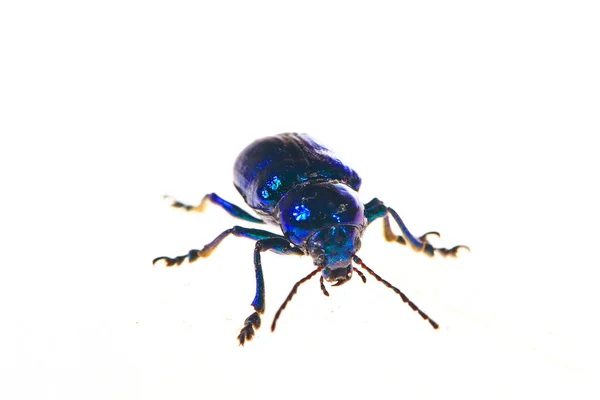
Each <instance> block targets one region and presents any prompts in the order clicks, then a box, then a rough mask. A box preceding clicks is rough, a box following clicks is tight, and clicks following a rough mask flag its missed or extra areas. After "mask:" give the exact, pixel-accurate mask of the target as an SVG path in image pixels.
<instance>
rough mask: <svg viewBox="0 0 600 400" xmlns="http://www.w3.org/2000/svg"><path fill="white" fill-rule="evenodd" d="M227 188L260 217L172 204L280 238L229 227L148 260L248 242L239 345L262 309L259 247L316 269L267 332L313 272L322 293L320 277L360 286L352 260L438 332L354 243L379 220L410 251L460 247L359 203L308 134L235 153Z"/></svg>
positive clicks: (351, 182)
mask: <svg viewBox="0 0 600 400" xmlns="http://www.w3.org/2000/svg"><path fill="white" fill-rule="evenodd" d="M233 183H234V186H235V187H236V189H237V190H238V191H239V192H240V194H241V195H242V197H243V198H244V200H245V201H246V203H247V204H248V205H249V206H250V207H251V208H252V209H253V210H254V211H255V212H256V213H257V214H258V215H259V216H260V218H256V217H254V216H252V215H250V214H249V213H247V212H246V211H244V210H242V209H241V208H240V207H238V206H236V205H234V204H232V203H230V202H228V201H226V200H224V199H222V198H221V197H219V196H218V195H216V194H215V193H211V194H208V195H206V196H205V197H204V198H203V200H202V202H201V203H200V204H199V205H198V206H190V205H186V204H183V203H181V202H179V201H176V200H174V201H173V203H172V205H173V206H174V207H177V208H183V209H185V210H187V211H202V210H204V208H205V206H206V204H207V202H212V203H214V204H217V205H219V206H221V207H222V208H223V209H225V210H226V211H227V212H228V213H229V214H230V215H232V216H234V217H237V218H240V219H242V220H245V221H249V222H254V223H260V224H263V223H268V224H272V225H277V226H279V227H280V228H281V231H282V233H283V235H279V234H275V233H272V232H269V231H266V230H262V229H251V228H244V227H241V226H234V227H233V228H231V229H227V230H226V231H224V232H222V233H221V234H220V235H219V236H217V237H216V238H215V239H214V240H213V241H212V242H211V243H209V244H207V245H206V246H204V247H203V248H202V249H201V250H196V249H194V250H190V251H189V253H188V254H186V255H183V256H179V257H175V258H170V257H158V258H156V259H155V260H154V262H157V261H158V260H165V261H166V263H167V265H168V266H172V265H180V264H181V263H182V262H183V261H184V260H186V259H188V260H189V261H190V262H192V261H195V260H196V259H198V258H199V257H207V256H208V255H210V253H212V251H213V250H214V249H215V248H216V247H217V245H218V244H219V243H220V242H221V241H222V240H223V239H224V238H225V237H227V236H228V235H230V234H232V235H234V236H240V237H246V238H250V239H253V240H255V241H256V245H255V248H254V269H255V275H256V295H255V297H254V300H253V301H252V306H253V307H254V310H255V311H254V313H252V314H251V315H250V316H249V317H248V318H247V319H246V321H245V322H244V327H243V328H242V329H241V331H240V334H239V336H238V339H239V342H240V344H242V345H243V344H244V343H245V342H246V341H247V340H251V339H252V337H253V336H254V333H255V329H258V328H259V327H260V324H261V320H260V314H262V313H263V312H264V310H265V285H264V279H263V272H262V265H261V258H260V253H261V252H263V251H266V250H271V251H273V252H276V253H279V254H298V255H310V256H311V257H312V259H313V263H314V264H315V265H316V266H317V268H316V269H315V270H314V271H312V272H311V273H310V274H309V275H307V276H306V277H305V278H303V279H301V280H300V281H298V283H296V285H294V287H293V289H292V291H291V292H290V294H289V296H288V297H287V299H286V300H285V302H284V303H283V304H282V305H281V307H280V308H279V310H278V311H277V313H276V315H275V318H274V320H273V324H272V326H271V329H272V330H274V329H275V324H276V322H277V319H278V318H279V315H280V314H281V311H282V310H283V309H284V308H285V306H286V305H287V303H288V302H289V301H290V300H291V298H292V296H293V295H294V294H295V293H296V291H297V289H298V287H299V286H300V285H301V284H302V283H304V282H305V281H307V280H309V279H310V278H311V277H313V276H314V275H316V274H317V273H319V272H321V279H320V282H321V289H322V291H323V293H324V294H325V295H327V296H329V292H328V291H327V289H326V288H325V285H324V280H325V281H328V282H332V283H333V286H338V285H341V284H343V283H345V282H347V281H348V280H350V279H351V277H352V272H353V271H354V272H356V273H357V274H359V276H360V277H361V279H362V280H363V281H364V282H366V278H365V276H364V274H363V273H362V272H361V271H360V270H358V269H357V268H356V267H354V266H353V265H352V262H354V263H356V264H357V265H360V266H361V267H362V268H363V269H365V270H366V271H367V272H368V273H370V274H371V275H373V276H374V277H375V279H376V280H378V281H380V282H382V283H383V284H384V285H385V286H387V287H389V288H390V289H392V290H394V292H396V293H397V294H398V295H399V296H400V297H401V298H402V300H403V301H404V302H406V303H408V305H409V306H410V307H411V308H412V309H413V310H414V311H416V312H418V313H419V315H421V317H423V319H425V320H427V321H429V323H430V324H431V325H432V326H433V327H434V328H436V329H437V328H438V324H437V323H436V322H434V321H433V320H432V319H430V318H429V317H428V316H427V315H426V314H425V313H424V312H423V311H421V310H420V309H419V308H418V307H417V306H416V305H415V304H414V303H413V302H411V301H410V300H409V299H408V298H407V297H406V296H405V295H404V293H402V292H401V291H400V290H399V289H397V288H396V287H394V286H392V285H391V284H390V283H389V282H387V281H385V280H384V279H382V278H381V277H380V276H379V275H377V274H376V273H375V272H374V271H373V270H371V269H370V268H369V267H367V266H366V265H365V264H364V263H363V262H362V260H361V259H360V258H359V257H358V256H357V255H356V253H357V252H358V250H359V249H360V245H361V242H360V238H361V237H362V235H363V232H364V230H365V228H366V227H367V226H368V225H369V224H370V223H371V222H372V221H374V220H375V219H377V218H380V217H383V218H384V220H383V221H384V224H383V227H384V236H385V238H386V240H388V241H395V242H398V243H401V244H407V243H408V244H409V245H410V246H411V247H412V248H413V249H414V250H416V251H419V252H424V253H425V254H427V255H429V256H433V255H434V253H436V252H437V253H440V254H442V255H452V256H455V255H456V253H457V251H458V249H459V248H461V247H463V248H466V246H456V247H453V248H451V249H446V248H435V247H433V246H432V245H431V244H430V243H429V242H428V241H427V236H428V235H438V234H437V232H429V233H427V234H425V235H422V236H421V237H415V236H413V235H412V234H411V233H410V232H409V230H408V229H407V227H406V225H404V222H403V221H402V219H401V218H400V216H399V215H398V214H397V213H396V212H395V211H394V210H393V209H391V208H390V207H386V206H385V205H384V204H383V203H382V202H381V201H380V200H378V199H376V198H375V199H373V200H371V201H370V202H368V203H366V204H363V203H362V202H361V201H360V200H359V197H358V190H359V188H360V184H361V179H360V177H359V176H358V174H357V173H356V172H355V171H354V170H353V169H352V168H350V167H348V166H347V165H346V164H344V163H343V162H342V161H340V160H339V159H338V158H337V157H336V156H335V155H334V154H333V153H332V152H331V151H330V150H329V149H327V148H326V147H324V146H323V145H321V144H319V143H318V142H316V141H315V140H314V139H312V138H311V137H310V136H308V135H304V134H296V133H284V134H281V135H276V136H271V137H266V138H263V139H259V140H256V141H255V142H253V143H252V144H250V145H249V146H248V147H246V149H244V150H243V151H242V152H241V153H240V155H239V156H238V158H237V160H236V162H235V166H234V171H233ZM389 215H391V216H392V218H393V219H394V221H395V222H396V223H397V224H398V226H399V227H400V230H401V232H402V234H401V235H395V234H394V233H393V232H392V230H391V227H390V221H389ZM438 236H439V235H438Z"/></svg>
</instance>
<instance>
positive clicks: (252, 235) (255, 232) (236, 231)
mask: <svg viewBox="0 0 600 400" xmlns="http://www.w3.org/2000/svg"><path fill="white" fill-rule="evenodd" d="M229 235H234V236H238V237H245V238H249V239H253V240H261V239H269V238H281V239H285V238H284V237H283V236H281V235H278V234H276V233H273V232H269V231H265V230H262V229H251V228H244V227H243V226H234V227H233V228H231V229H227V230H226V231H223V232H221V234H220V235H219V236H217V237H216V238H214V239H213V241H212V242H210V243H209V244H207V245H205V246H204V247H203V248H202V249H200V250H198V249H192V250H190V251H189V252H188V253H187V254H185V255H182V256H178V257H173V258H171V257H157V258H155V259H154V260H153V261H152V264H156V262H158V261H160V260H165V262H166V263H167V267H172V266H173V265H181V264H182V263H183V262H184V261H185V260H186V259H187V260H188V261H189V262H194V261H196V260H197V259H198V258H206V257H208V256H209V255H211V253H212V252H213V250H214V249H215V248H216V247H217V246H218V245H219V243H221V241H222V240H223V239H225V238H226V237H227V236H229Z"/></svg>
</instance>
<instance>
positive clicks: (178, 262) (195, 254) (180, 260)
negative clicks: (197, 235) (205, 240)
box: [152, 249, 200, 267]
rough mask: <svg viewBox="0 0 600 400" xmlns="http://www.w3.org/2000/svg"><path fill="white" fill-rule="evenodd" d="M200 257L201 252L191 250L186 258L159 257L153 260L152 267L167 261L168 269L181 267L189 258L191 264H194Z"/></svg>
mask: <svg viewBox="0 0 600 400" xmlns="http://www.w3.org/2000/svg"><path fill="white" fill-rule="evenodd" d="M198 257H200V250H195V249H194V250H190V251H189V253H188V254H186V255H185V256H178V257H174V258H171V257H157V258H155V259H154V260H152V265H156V263H157V262H158V261H160V260H165V263H166V266H167V267H172V266H174V265H181V264H183V262H184V261H185V259H186V258H189V262H194V261H196V260H197V259H198Z"/></svg>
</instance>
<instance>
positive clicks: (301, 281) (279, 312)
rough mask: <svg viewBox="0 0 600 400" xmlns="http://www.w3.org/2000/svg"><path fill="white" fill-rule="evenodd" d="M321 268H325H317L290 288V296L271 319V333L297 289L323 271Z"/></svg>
mask: <svg viewBox="0 0 600 400" xmlns="http://www.w3.org/2000/svg"><path fill="white" fill-rule="evenodd" d="M323 268H325V267H317V269H315V270H314V271H312V272H311V273H310V274H308V275H306V276H305V277H304V278H302V279H300V280H299V281H298V282H296V284H295V285H294V287H292V290H291V291H290V294H288V296H287V297H286V299H285V301H284V302H283V304H281V307H279V310H277V312H276V313H275V317H274V318H273V323H272V324H271V332H273V331H275V325H276V324H277V320H278V319H279V316H280V315H281V312H282V311H283V310H284V309H285V307H286V306H287V304H288V303H289V302H290V300H292V297H294V295H295V294H296V292H297V291H298V287H300V285H302V284H303V283H304V282H306V281H308V280H309V279H310V278H312V277H313V276H315V275H316V274H318V273H319V272H321V271H322V270H323ZM323 288H324V286H322V287H321V289H323Z"/></svg>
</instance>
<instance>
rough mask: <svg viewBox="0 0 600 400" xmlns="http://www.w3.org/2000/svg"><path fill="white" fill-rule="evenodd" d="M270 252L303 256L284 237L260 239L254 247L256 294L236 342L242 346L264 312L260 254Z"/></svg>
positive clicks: (248, 338)
mask: <svg viewBox="0 0 600 400" xmlns="http://www.w3.org/2000/svg"><path fill="white" fill-rule="evenodd" d="M267 250H271V251H273V252H275V253H278V254H298V255H302V254H304V253H303V252H302V250H300V249H299V248H298V247H293V246H292V244H291V243H290V242H289V241H288V240H287V239H286V238H284V237H282V236H281V237H270V238H266V239H260V240H258V241H257V242H256V245H255V246H254V273H255V275H256V294H255V296H254V300H252V304H251V305H252V307H254V312H253V313H252V314H250V316H249V317H248V318H246V320H245V321H244V327H243V328H242V329H241V330H240V334H239V335H238V340H239V341H240V345H241V346H243V345H244V343H245V342H246V341H247V340H252V338H253V337H254V333H255V329H258V328H260V322H261V321H260V314H262V313H264V312H265V281H264V278H263V272H262V264H261V260H260V253H262V252H263V251H267Z"/></svg>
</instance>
